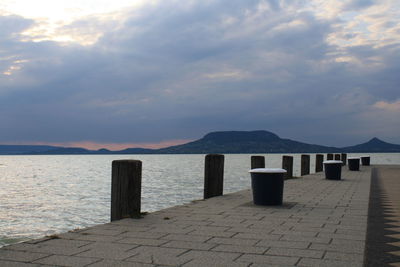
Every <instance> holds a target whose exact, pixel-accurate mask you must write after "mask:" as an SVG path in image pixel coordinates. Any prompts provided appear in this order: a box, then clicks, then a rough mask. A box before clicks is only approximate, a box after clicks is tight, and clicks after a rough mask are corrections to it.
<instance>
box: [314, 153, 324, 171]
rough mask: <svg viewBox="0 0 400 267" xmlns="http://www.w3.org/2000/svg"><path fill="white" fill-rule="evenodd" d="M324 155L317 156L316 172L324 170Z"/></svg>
mask: <svg viewBox="0 0 400 267" xmlns="http://www.w3.org/2000/svg"><path fill="white" fill-rule="evenodd" d="M323 162H324V155H322V154H317V155H315V172H322V171H323V170H324V164H323Z"/></svg>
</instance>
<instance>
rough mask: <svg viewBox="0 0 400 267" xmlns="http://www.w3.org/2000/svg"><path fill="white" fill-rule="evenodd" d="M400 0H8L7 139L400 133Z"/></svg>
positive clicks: (132, 140) (398, 139)
mask: <svg viewBox="0 0 400 267" xmlns="http://www.w3.org/2000/svg"><path fill="white" fill-rule="evenodd" d="M399 87H400V5H399V4H398V0H379V1H378V0H343V1H332V0H307V1H305V0H290V1H289V0H281V1H278V0H276V1H274V0H265V1H264V0H246V1H239V0H185V1H177V0H148V1H142V0H136V1H135V0H129V1H128V0H113V1H108V0H107V1H106V0H66V1H64V0H58V1H55V0H36V1H31V0H1V2H0V144H53V145H63V146H81V147H86V148H91V149H98V148H101V147H106V148H109V149H114V150H116V149H123V148H127V147H151V148H156V147H165V146H169V145H174V144H180V143H185V142H188V141H191V140H196V139H199V138H201V137H202V136H204V135H205V134H207V133H209V132H212V131H227V130H238V131H241V130H247V131H248V130H268V131H271V132H274V133H276V134H278V135H279V136H280V137H282V138H290V139H294V140H298V141H302V142H307V143H313V144H320V145H333V146H339V147H341V146H342V147H343V146H348V145H354V144H359V143H363V142H366V141H368V140H369V139H371V138H373V137H378V138H380V139H383V140H385V141H387V142H391V143H397V144H400V89H399Z"/></svg>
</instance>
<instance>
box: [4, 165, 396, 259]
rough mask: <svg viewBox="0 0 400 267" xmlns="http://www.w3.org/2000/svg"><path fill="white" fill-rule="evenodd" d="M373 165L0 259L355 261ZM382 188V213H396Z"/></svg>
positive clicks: (80, 234) (180, 209) (37, 245)
mask: <svg viewBox="0 0 400 267" xmlns="http://www.w3.org/2000/svg"><path fill="white" fill-rule="evenodd" d="M375 167H376V166H375ZM373 168H374V167H367V166H362V168H361V170H360V171H356V172H354V171H349V170H347V169H346V168H343V171H342V180H339V181H333V180H326V179H325V177H324V174H323V173H317V174H311V175H306V176H303V177H301V178H297V179H290V180H286V181H285V188H284V199H283V201H284V202H283V205H282V206H255V205H254V204H253V202H252V194H251V190H250V189H246V190H242V191H239V192H236V193H232V194H227V195H224V196H220V197H214V198H210V199H207V200H199V201H193V202H192V203H189V204H185V205H180V206H176V207H172V208H168V209H164V210H161V211H157V212H153V213H150V214H147V215H146V216H144V218H142V219H124V220H120V221H114V222H112V223H107V224H103V225H98V226H94V227H90V228H87V229H79V230H77V231H73V232H69V233H64V234H59V235H57V236H55V237H53V238H43V239H40V240H31V241H28V242H25V243H21V244H15V245H11V246H7V247H3V248H1V249H0V266H49V265H51V266H144V267H151V266H246V267H249V266H252V267H254V266H329V267H332V266H362V265H363V258H364V254H365V249H364V247H365V242H366V239H367V236H366V232H367V228H368V227H367V221H368V216H369V213H368V209H369V197H370V195H369V193H370V188H371V172H375V171H372V169H373ZM379 168H383V169H384V168H385V167H379ZM391 171H392V170H391ZM395 173H400V168H399V170H398V172H395ZM391 174H392V172H391ZM393 175H394V174H393ZM249 185H250V177H249ZM392 191H393V190H392ZM387 195H388V194H387ZM387 195H382V196H380V197H381V198H382V199H383V200H384V201H385V202H382V203H383V204H384V205H385V207H388V210H386V213H385V214H386V216H391V218H399V217H400V216H399V214H400V213H399V212H398V209H396V208H394V207H393V205H394V204H393V203H394V202H395V201H397V198H396V197H397V196H396V194H395V193H392V195H393V197H392V199H390V198H389V197H388V196H387ZM396 216H397V217H396ZM390 223H391V224H390V225H388V228H390V231H391V232H390V233H391V234H392V235H394V236H393V237H392V238H391V240H392V243H391V246H394V247H396V246H397V247H398V245H397V242H396V241H398V240H395V239H396V238H397V237H396V235H397V234H398V232H399V231H398V230H399V228H400V223H398V222H397V221H395V220H391V221H390ZM393 252H395V253H396V250H395V251H393Z"/></svg>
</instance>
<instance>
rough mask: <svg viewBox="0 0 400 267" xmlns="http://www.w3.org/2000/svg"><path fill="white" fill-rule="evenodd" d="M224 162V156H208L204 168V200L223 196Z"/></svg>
mask: <svg viewBox="0 0 400 267" xmlns="http://www.w3.org/2000/svg"><path fill="white" fill-rule="evenodd" d="M224 160H225V157H224V155H219V154H208V155H206V158H205V166H204V199H207V198H211V197H216V196H222V194H223V189H224Z"/></svg>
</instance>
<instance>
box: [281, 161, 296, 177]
mask: <svg viewBox="0 0 400 267" xmlns="http://www.w3.org/2000/svg"><path fill="white" fill-rule="evenodd" d="M282 169H284V170H286V173H285V174H283V178H284V179H285V180H286V179H289V178H293V157H292V156H283V157H282Z"/></svg>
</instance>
